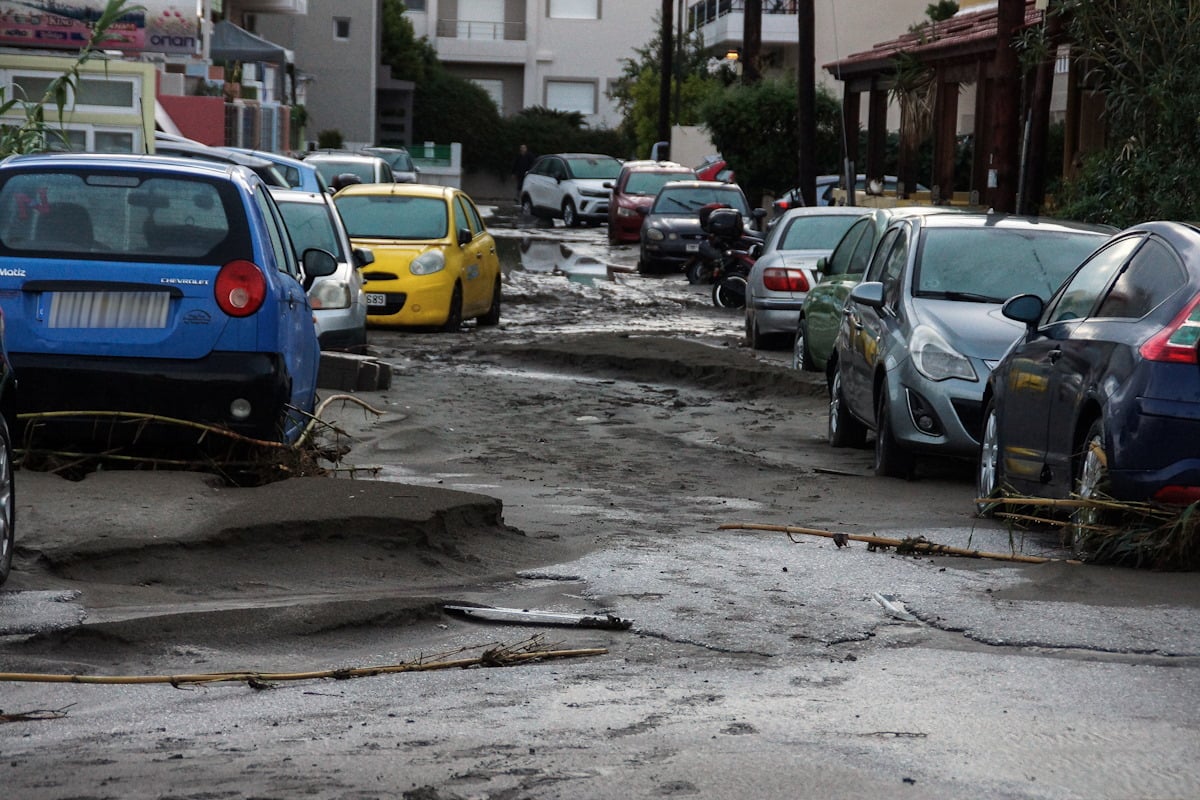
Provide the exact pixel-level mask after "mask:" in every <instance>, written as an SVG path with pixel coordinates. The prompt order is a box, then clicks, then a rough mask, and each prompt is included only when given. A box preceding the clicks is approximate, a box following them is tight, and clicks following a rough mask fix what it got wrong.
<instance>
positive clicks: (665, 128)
mask: <svg viewBox="0 0 1200 800" xmlns="http://www.w3.org/2000/svg"><path fill="white" fill-rule="evenodd" d="M673 17H674V14H673V8H672V2H671V0H662V36H661V38H662V67H661V72H662V75H661V77H660V79H659V85H658V140H659V141H660V142H667V146H666V147H667V150H666V152H665V153H663V152H661V151H660V152H659V154H658V157H659V158H660V159H668V158H670V157H671V144H670V142H671V77H672V75H673V74H674V72H675V67H674V62H673V56H674V53H675V38H674V34H673V28H674V27H675V26H674V25H673V22H672V20H673Z"/></svg>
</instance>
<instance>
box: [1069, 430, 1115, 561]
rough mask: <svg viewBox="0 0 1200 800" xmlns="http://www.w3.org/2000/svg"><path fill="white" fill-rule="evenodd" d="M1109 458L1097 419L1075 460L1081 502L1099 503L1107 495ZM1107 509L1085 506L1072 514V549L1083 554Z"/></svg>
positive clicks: (1102, 432) (1076, 489) (1078, 493)
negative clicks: (1092, 501) (1093, 501)
mask: <svg viewBox="0 0 1200 800" xmlns="http://www.w3.org/2000/svg"><path fill="white" fill-rule="evenodd" d="M1107 490H1108V456H1107V455H1106V454H1105V452H1104V423H1103V422H1102V421H1101V420H1099V419H1097V420H1095V421H1094V422H1092V424H1091V426H1089V427H1088V432H1087V435H1086V436H1084V437H1083V444H1082V446H1081V448H1080V451H1079V455H1078V456H1077V457H1076V460H1075V494H1076V496H1078V497H1079V499H1080V500H1099V499H1101V498H1103V497H1105V496H1106V495H1107ZM1106 517H1107V515H1106V514H1105V513H1104V510H1103V509H1101V508H1099V507H1097V506H1094V505H1089V506H1082V507H1080V508H1077V509H1075V511H1074V512H1073V513H1072V514H1071V523H1072V524H1071V525H1070V526H1069V527H1068V528H1067V533H1068V535H1069V536H1070V541H1069V542H1067V544H1068V545H1070V547H1071V550H1072V551H1073V552H1075V553H1083V552H1085V551H1086V550H1087V549H1088V542H1089V540H1090V539H1092V538H1093V537H1094V536H1095V535H1096V533H1097V531H1096V528H1098V527H1101V526H1103V525H1104V524H1105V522H1106Z"/></svg>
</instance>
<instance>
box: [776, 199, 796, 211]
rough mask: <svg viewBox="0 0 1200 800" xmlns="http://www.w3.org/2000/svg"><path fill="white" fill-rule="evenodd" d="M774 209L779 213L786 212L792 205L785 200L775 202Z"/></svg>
mask: <svg viewBox="0 0 1200 800" xmlns="http://www.w3.org/2000/svg"><path fill="white" fill-rule="evenodd" d="M775 207H776V208H778V209H779V210H780V211H787V210H788V209H789V208H791V207H792V204H791V203H790V202H789V201H787V200H776V201H775Z"/></svg>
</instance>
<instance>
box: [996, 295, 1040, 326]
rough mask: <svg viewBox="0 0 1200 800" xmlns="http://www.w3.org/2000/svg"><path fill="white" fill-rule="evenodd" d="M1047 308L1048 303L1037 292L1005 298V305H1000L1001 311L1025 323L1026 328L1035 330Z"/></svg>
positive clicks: (1010, 317)
mask: <svg viewBox="0 0 1200 800" xmlns="http://www.w3.org/2000/svg"><path fill="white" fill-rule="evenodd" d="M1045 308H1046V304H1045V303H1043V302H1042V298H1040V297H1038V296H1037V295H1036V294H1019V295H1017V296H1016V297H1010V298H1008V299H1007V300H1005V301H1004V305H1002V306H1000V313H1001V314H1003V315H1004V316H1006V317H1008V318H1009V319H1011V320H1014V321H1015V322H1022V323H1024V324H1025V327H1026V328H1028V329H1029V330H1033V328H1034V327H1035V326H1036V325H1037V322H1038V320H1039V319H1041V318H1042V311H1043V310H1045Z"/></svg>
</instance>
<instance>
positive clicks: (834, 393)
mask: <svg viewBox="0 0 1200 800" xmlns="http://www.w3.org/2000/svg"><path fill="white" fill-rule="evenodd" d="M828 433H829V444H830V445H832V446H833V447H862V446H863V445H864V444H865V443H866V441H867V426H866V425H863V424H862V423H861V422H859V421H858V420H857V419H855V418H854V415H853V414H851V413H850V409H848V408H846V398H845V397H844V396H843V395H842V376H841V375H840V374H839V373H838V371H837V369H834V370H832V377H831V378H830V383H829V427H828Z"/></svg>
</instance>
